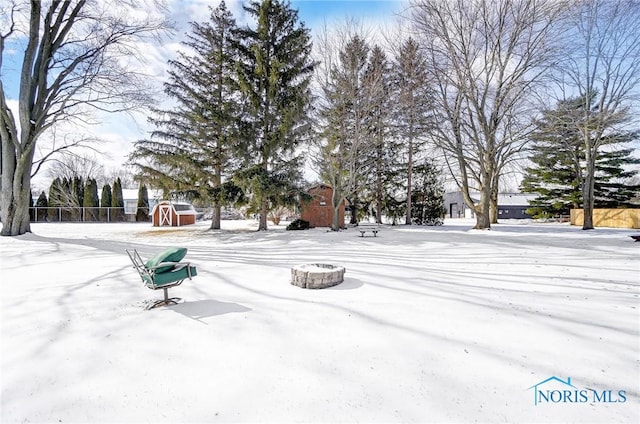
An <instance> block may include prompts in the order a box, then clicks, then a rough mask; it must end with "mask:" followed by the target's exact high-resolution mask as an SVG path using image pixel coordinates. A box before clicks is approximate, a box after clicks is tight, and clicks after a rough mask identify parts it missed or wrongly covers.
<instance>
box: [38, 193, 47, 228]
mask: <svg viewBox="0 0 640 424" xmlns="http://www.w3.org/2000/svg"><path fill="white" fill-rule="evenodd" d="M48 207H49V202H48V201H47V195H46V194H45V192H44V191H42V192H40V196H38V200H36V208H37V209H36V218H37V220H38V221H44V220H46V219H47V208H48Z"/></svg>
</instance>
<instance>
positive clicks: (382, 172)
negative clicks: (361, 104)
mask: <svg viewBox="0 0 640 424" xmlns="http://www.w3.org/2000/svg"><path fill="white" fill-rule="evenodd" d="M365 88H366V96H368V98H369V99H370V104H371V108H370V111H369V114H368V116H367V119H366V121H365V122H366V123H367V128H366V133H367V137H368V139H369V140H370V141H369V142H370V143H371V149H370V152H371V157H370V161H369V167H368V169H369V172H368V174H369V179H370V181H371V186H372V187H373V188H374V189H373V193H372V195H373V198H372V199H371V200H372V202H373V204H374V208H375V209H374V211H375V219H376V222H377V223H379V224H381V223H382V214H383V206H384V203H385V199H386V197H387V192H388V191H389V190H388V188H389V181H388V176H389V170H390V169H389V168H390V162H391V159H392V157H393V156H394V155H393V153H395V152H394V150H395V149H394V148H393V146H392V145H391V144H390V127H391V124H390V121H391V113H390V111H391V109H392V106H391V100H390V93H391V87H390V67H389V62H388V61H387V57H386V55H385V53H384V51H383V50H382V48H381V47H380V46H378V45H375V46H374V47H373V49H372V50H371V54H370V55H369V63H368V64H367V70H366V73H365Z"/></svg>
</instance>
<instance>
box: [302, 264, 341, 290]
mask: <svg viewBox="0 0 640 424" xmlns="http://www.w3.org/2000/svg"><path fill="white" fill-rule="evenodd" d="M344 272H345V269H344V267H342V266H338V265H331V264H302V265H296V266H294V267H293V268H291V284H293V285H294V286H298V287H302V288H303V289H326V288H327V287H332V286H336V285H338V284H340V283H342V281H344Z"/></svg>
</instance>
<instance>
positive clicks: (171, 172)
mask: <svg viewBox="0 0 640 424" xmlns="http://www.w3.org/2000/svg"><path fill="white" fill-rule="evenodd" d="M235 28H236V23H235V20H234V19H233V17H232V16H231V13H230V12H229V10H228V9H227V8H226V5H225V3H224V1H223V2H221V3H220V5H219V6H218V7H217V8H216V9H212V10H211V16H210V19H209V22H205V23H192V24H191V33H189V34H187V40H186V41H185V42H184V43H183V46H184V47H185V48H186V51H188V53H185V52H179V53H178V59H177V60H172V61H169V66H170V70H169V72H168V74H169V81H168V82H167V83H166V84H165V86H164V91H165V93H166V94H167V95H168V96H169V97H170V98H171V99H173V100H174V101H175V102H176V104H177V106H176V107H175V108H174V109H172V110H164V111H163V110H156V111H155V112H156V113H155V115H156V116H157V117H156V118H154V119H151V123H152V124H153V125H155V127H156V128H157V129H156V130H155V131H154V132H153V133H152V134H151V140H141V141H138V142H136V144H135V150H134V152H133V154H132V155H131V158H130V160H131V161H132V162H133V163H134V164H135V165H136V167H137V168H138V170H139V172H140V176H139V179H140V180H142V181H146V182H147V183H149V184H150V185H152V186H153V187H157V188H160V189H163V190H164V191H165V192H167V193H174V194H177V195H179V196H181V197H187V198H191V199H201V201H211V202H213V218H212V222H211V228H213V229H218V228H220V210H221V206H222V205H223V204H225V202H226V201H228V199H229V196H228V190H225V188H230V187H229V184H227V185H224V184H223V180H224V179H225V177H228V176H229V175H230V173H231V171H232V170H233V168H234V167H235V161H234V159H235V157H236V155H235V152H234V149H235V148H236V146H235V144H234V141H235V139H236V138H237V136H236V133H237V130H236V122H237V115H238V113H239V112H238V92H237V87H236V83H235V81H234V79H233V76H234V72H235V71H234V67H235V63H236V59H237V53H236V50H235V48H236V46H237V45H238V43H237V42H236V41H235V34H236V33H235ZM232 191H233V190H232Z"/></svg>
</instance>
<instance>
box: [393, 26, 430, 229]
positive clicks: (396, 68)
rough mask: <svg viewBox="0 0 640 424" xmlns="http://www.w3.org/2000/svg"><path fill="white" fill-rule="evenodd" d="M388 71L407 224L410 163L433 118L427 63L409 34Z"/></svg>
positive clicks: (397, 168) (408, 217)
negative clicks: (391, 69) (389, 73)
mask: <svg viewBox="0 0 640 424" xmlns="http://www.w3.org/2000/svg"><path fill="white" fill-rule="evenodd" d="M392 75H393V77H392V79H393V88H394V90H393V91H392V93H394V94H393V102H394V107H393V112H394V122H395V130H396V131H395V132H396V134H397V136H398V138H399V139H398V144H399V147H398V150H399V151H400V152H402V154H398V155H395V157H396V158H398V159H399V160H398V161H396V167H395V168H396V170H397V172H398V174H397V175H398V176H399V177H403V178H404V180H405V184H404V186H405V190H406V191H405V193H407V195H406V207H405V208H404V210H405V213H406V215H405V224H407V225H411V222H412V218H411V210H412V207H411V201H412V196H411V195H410V193H411V192H412V191H413V167H414V163H415V162H416V154H417V153H418V152H419V151H420V150H421V149H422V147H423V146H424V138H423V136H424V135H425V134H426V133H427V131H428V130H429V127H430V125H431V123H432V120H433V118H432V117H431V113H430V112H429V111H430V109H431V101H430V98H431V94H430V90H429V85H428V84H427V65H426V61H425V58H424V57H423V54H422V52H421V50H420V46H419V45H418V43H417V42H416V40H414V39H413V38H408V39H407V40H406V41H404V42H402V43H401V44H400V46H399V48H398V51H397V52H396V54H395V57H394V63H393V72H392ZM392 203H393V202H392Z"/></svg>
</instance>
